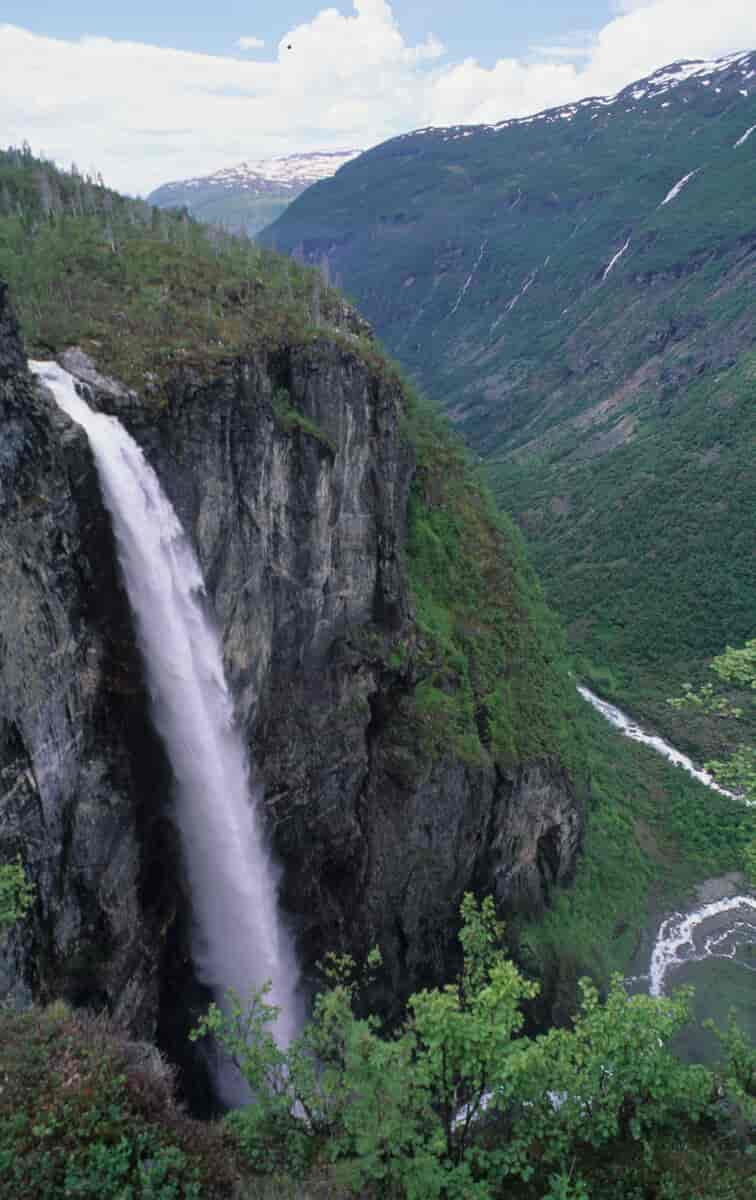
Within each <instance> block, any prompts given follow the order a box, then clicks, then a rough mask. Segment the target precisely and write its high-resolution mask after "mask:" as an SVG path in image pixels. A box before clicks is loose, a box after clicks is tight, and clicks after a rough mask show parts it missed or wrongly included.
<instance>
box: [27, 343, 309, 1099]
mask: <svg viewBox="0 0 756 1200" xmlns="http://www.w3.org/2000/svg"><path fill="white" fill-rule="evenodd" d="M29 366H30V368H31V370H32V371H33V372H34V374H36V375H37V376H38V377H39V378H40V380H42V382H43V383H45V384H46V385H47V387H48V388H49V389H50V390H51V391H52V393H53V395H54V397H55V399H56V401H57V403H58V405H59V406H60V408H62V409H63V411H64V412H65V413H67V414H68V416H69V417H70V418H71V419H72V420H73V421H75V422H76V423H77V424H78V425H81V426H82V428H83V429H84V430H85V432H86V434H87V437H88V439H89V443H90V445H91V447H92V452H93V454H94V458H95V463H96V466H97V470H98V474H99V477H100V483H101V487H102V492H103V496H104V499H105V504H106V506H107V508H108V510H109V512H110V516H111V520H112V525H113V533H114V537H115V542H116V547H117V553H118V560H119V563H120V567H121V570H122V572H123V577H124V581H125V584H126V590H127V592H128V596H129V601H130V603H131V607H132V610H133V613H134V617H135V622H136V629H137V636H138V640H139V646H140V650H141V652H142V655H143V658H144V663H145V669H146V674H147V681H148V685H149V689H150V694H151V699H152V713H153V719H154V722H155V726H156V728H157V730H158V732H159V734H160V736H161V738H162V739H163V742H164V744H165V747H166V751H167V753H168V757H169V760H170V764H171V767H172V770H173V774H174V777H175V818H176V823H177V825H178V828H179V832H180V835H181V841H182V847H183V853H184V858H185V862H186V869H187V874H188V878H189V885H190V888H191V900H192V909H193V918H194V930H193V938H192V957H193V960H194V964H195V968H196V971H197V975H198V978H199V979H200V980H201V981H202V982H203V983H204V984H206V985H207V986H208V987H210V988H211V989H212V991H213V993H214V995H215V996H216V998H217V1000H218V1001H219V1002H220V1001H222V999H223V995H224V993H225V992H226V990H227V989H229V988H234V989H235V990H236V991H237V992H238V993H239V994H240V996H241V997H242V1000H244V999H246V997H247V996H248V994H249V992H250V989H251V988H253V987H255V986H259V985H260V984H262V983H264V982H265V981H266V980H268V979H270V980H272V983H273V989H272V996H271V999H272V1002H273V1003H275V1004H277V1005H278V1006H279V1008H280V1010H281V1013H280V1017H279V1020H278V1023H277V1026H276V1029H275V1034H276V1038H277V1040H278V1041H279V1043H281V1044H286V1043H287V1042H288V1041H289V1039H290V1038H291V1037H292V1036H293V1034H294V1032H295V1026H296V1023H297V1018H296V1002H295V997H296V985H297V971H296V965H295V960H294V955H293V952H292V949H291V946H290V944H289V940H288V938H287V937H286V935H285V933H284V931H283V930H282V928H281V925H280V922H279V918H278V913H277V909H276V883H277V879H276V872H275V870H274V867H273V864H272V862H271V859H270V855H269V853H268V851H267V848H266V845H265V839H264V837H263V834H262V830H261V827H260V824H259V822H258V819H257V815H256V809H255V801H256V800H257V799H258V798H259V795H258V793H259V789H258V788H256V787H254V786H253V784H252V780H251V776H250V768H249V763H248V759H247V755H246V753H245V750H244V746H243V743H242V739H241V736H240V734H239V733H238V731H237V730H236V728H235V725H234V713H233V704H232V701H231V696H230V694H229V691H228V687H227V685H226V681H225V678H224V672H223V661H222V657H221V649H220V642H219V638H218V637H217V635H216V633H215V631H214V630H213V629H212V627H211V624H210V622H209V620H208V618H207V616H206V614H205V611H204V606H203V602H202V598H203V594H204V585H203V580H202V575H201V573H200V569H199V566H198V564H197V560H196V558H195V557H194V554H193V553H192V550H191V548H190V546H189V543H188V540H187V538H186V537H185V535H184V532H183V530H182V528H181V524H180V522H179V520H178V518H177V516H176V514H175V512H174V511H173V508H172V507H171V504H170V503H169V501H168V499H167V498H166V497H165V495H164V494H163V492H162V490H161V487H160V484H159V482H158V479H157V476H156V475H155V472H154V471H153V470H152V468H151V467H150V466H149V464H148V463H147V461H146V460H145V458H144V455H143V454H142V451H141V450H140V448H139V446H138V445H137V444H136V442H135V441H134V440H133V439H132V438H131V437H130V436H129V434H128V433H127V432H126V430H125V429H124V428H123V426H122V425H121V424H120V423H119V421H117V420H116V418H115V417H110V416H106V415H104V414H102V413H96V412H93V411H92V409H90V408H89V406H88V405H87V404H86V403H85V401H84V400H83V399H82V398H81V397H80V396H79V395H78V393H77V391H76V385H75V383H74V380H73V378H72V376H70V375H69V374H68V373H67V372H66V371H64V370H63V368H62V367H59V366H57V364H55V363H44V362H31V363H30V364H29ZM220 1083H221V1087H222V1088H224V1084H225V1090H226V1091H227V1092H230V1091H232V1090H236V1088H235V1085H234V1084H232V1083H231V1081H230V1080H228V1079H226V1080H225V1081H224V1079H223V1077H221V1080H220ZM228 1098H229V1099H233V1098H234V1097H233V1096H229V1097H228Z"/></svg>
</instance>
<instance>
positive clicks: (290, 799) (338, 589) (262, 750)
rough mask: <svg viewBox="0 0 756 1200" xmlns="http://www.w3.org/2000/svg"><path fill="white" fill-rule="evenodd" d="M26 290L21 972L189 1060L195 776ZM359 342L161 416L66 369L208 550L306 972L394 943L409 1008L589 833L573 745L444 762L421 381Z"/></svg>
mask: <svg viewBox="0 0 756 1200" xmlns="http://www.w3.org/2000/svg"><path fill="white" fill-rule="evenodd" d="M1 300H2V304H3V324H2V329H1V330H0V345H1V347H2V349H1V352H0V353H1V355H2V357H0V370H1V371H2V374H0V387H1V388H2V392H0V402H1V403H2V406H3V409H2V426H0V464H2V484H3V491H2V504H3V526H2V528H3V533H2V541H0V556H2V569H1V570H0V609H2V612H3V614H4V618H3V630H2V642H0V647H1V653H0V678H1V679H2V690H1V691H0V722H1V723H0V735H1V740H0V772H1V774H0V778H1V779H2V796H1V798H0V854H2V856H3V857H10V856H11V855H12V854H14V853H15V852H16V850H17V849H20V850H21V852H22V854H23V856H24V858H25V859H26V861H27V862H28V864H29V871H30V874H31V876H32V878H33V880H34V882H35V883H36V885H37V905H36V909H35V912H34V914H33V917H32V919H31V920H30V921H28V922H27V924H26V926H25V927H24V928H23V929H22V930H21V931H20V933H19V934H18V935H17V936H16V937H15V939H14V940H13V941H11V943H10V944H9V948H8V952H7V953H6V964H5V971H6V982H8V980H9V981H10V982H12V984H13V987H14V989H15V994H16V996H17V998H18V999H19V1000H22V999H23V998H24V996H26V995H28V993H29V992H32V993H36V994H39V995H51V994H53V993H55V992H63V993H64V994H66V995H69V996H72V998H73V999H74V1000H81V1001H87V1002H93V1001H94V1002H96V1003H97V1002H99V1003H105V1004H106V1005H107V1006H108V1007H109V1008H111V1009H113V1010H114V1011H115V1012H116V1014H117V1015H119V1016H120V1017H122V1019H123V1021H124V1022H125V1023H126V1024H127V1025H129V1026H130V1027H131V1028H132V1029H133V1030H134V1031H135V1032H138V1033H140V1034H141V1035H144V1034H151V1033H154V1032H155V1029H156V1028H157V1030H158V1036H159V1037H161V1039H162V1041H163V1044H164V1045H168V1046H169V1048H173V1049H174V1050H175V1052H176V1053H178V1046H179V1044H180V1039H181V1037H183V1033H182V1030H181V1029H180V1028H179V1027H180V1026H182V1024H183V1019H182V1018H180V1016H179V1017H176V1014H175V1012H174V1013H171V1012H170V1010H171V1007H173V1009H176V1008H177V1007H180V1004H177V996H178V995H179V994H183V995H184V996H185V995H187V994H188V993H189V991H191V969H190V967H189V965H188V963H187V960H186V937H185V931H186V919H187V918H186V913H187V898H186V896H185V895H183V885H182V877H181V868H180V863H179V861H178V855H177V851H176V842H175V839H174V837H173V834H172V832H171V827H170V824H169V816H170V805H169V793H170V781H169V779H168V777H167V772H166V767H165V763H164V760H163V756H162V752H161V748H160V746H159V745H158V744H156V741H155V739H154V737H153V735H152V733H151V730H150V726H149V722H148V719H147V716H146V702H145V695H144V687H143V681H142V673H141V668H140V663H139V657H138V653H137V651H136V649H135V646H134V641H133V636H132V629H131V622H130V617H129V612H128V606H127V603H126V600H125V596H124V593H123V590H122V588H121V585H120V582H119V579H118V571H117V567H116V564H115V562H114V555H113V548H112V543H111V539H110V533H109V526H108V521H107V516H106V514H105V513H104V511H103V508H102V505H101V502H100V498H99V491H98V487H97V480H96V475H95V472H94V468H93V465H92V462H91V458H90V456H89V453H88V449H87V446H86V443H85V442H84V440H83V438H82V436H81V435H80V434H79V433H78V432H76V431H75V430H74V429H72V427H71V426H70V424H69V423H68V422H67V420H66V419H65V418H64V417H62V416H61V415H60V414H59V413H57V411H56V410H55V409H54V407H53V404H52V401H51V400H50V399H49V398H47V397H46V396H45V395H44V394H43V393H42V392H41V391H38V390H35V389H34V387H33V386H32V384H31V381H30V379H29V377H28V376H27V375H26V372H25V367H24V361H23V357H22V355H21V353H20V349H19V345H18V340H17V335H16V330H15V326H14V324H13V321H12V318H11V317H10V316H9V314H8V312H7V308H6V307H5V295H4V294H3V295H2V297H1ZM352 340H353V341H354V346H352V345H351V344H350V335H349V332H348V331H346V332H345V331H344V330H342V331H341V332H340V333H338V334H337V333H335V332H334V333H333V334H331V333H329V332H323V333H321V335H320V336H319V337H317V338H315V339H311V340H309V341H307V342H305V343H303V344H301V345H291V346H285V347H283V348H281V349H279V350H277V351H275V352H273V351H269V352H265V353H264V352H259V353H256V354H252V355H250V356H248V357H246V358H238V359H235V360H229V362H228V363H227V364H225V366H222V367H219V368H218V369H217V370H215V372H214V374H213V378H212V379H211V380H210V381H209V382H208V380H207V379H206V378H205V379H204V380H203V379H200V378H199V377H198V376H194V375H193V374H192V372H191V371H189V370H187V371H184V372H183V373H177V374H176V375H175V376H174V377H173V378H172V380H171V382H170V383H169V385H168V387H167V389H166V390H165V392H164V393H162V392H161V394H160V396H159V397H153V398H152V400H151V401H149V402H148V401H146V400H144V399H143V398H141V397H140V396H137V395H136V394H135V393H134V392H131V391H129V390H127V389H125V388H123V387H121V386H120V385H119V384H117V383H115V382H113V381H110V380H108V379H106V378H104V377H103V376H99V375H97V374H96V372H95V371H94V370H93V367H92V365H91V363H89V362H88V360H86V359H85V358H84V357H83V356H81V355H80V354H77V353H69V354H68V355H67V356H66V358H65V365H66V367H67V368H68V369H69V370H70V371H71V372H72V373H74V374H76V375H77V376H78V377H79V378H80V379H82V380H83V381H86V383H87V384H88V386H89V388H90V395H91V397H92V399H93V402H94V403H95V404H97V405H99V406H100V407H101V408H103V409H105V410H107V411H110V412H113V413H116V414H117V415H118V416H119V417H120V419H121V420H122V421H123V422H124V423H125V424H126V425H127V426H128V428H129V429H130V431H131V432H132V434H133V435H134V436H135V437H136V438H137V440H138V441H139V442H140V444H141V445H142V446H143V447H144V449H145V452H146V453H147V455H148V457H149V459H150V460H151V462H152V464H153V466H154V467H155V469H156V470H157V473H158V475H159V477H160V479H161V482H162V484H163V486H164V488H165V489H166V491H167V493H168V495H169V497H170V499H171V501H172V502H173V504H174V506H175V508H176V510H177V512H178V514H179V516H180V518H181V520H182V522H183V524H184V527H185V529H186V530H187V533H188V535H189V536H190V538H191V539H192V541H193V543H194V545H195V547H196V550H197V552H198V555H199V559H200V563H201V566H202V569H203V573H204V576H205V579H206V582H207V590H208V596H209V600H210V602H211V604H212V607H213V610H214V613H215V615H216V618H217V621H218V623H219V626H220V629H221V631H222V637H223V645H224V653H225V659H226V667H227V672H228V676H229V680H230V682H231V685H232V688H233V691H234V695H235V698H236V703H237V712H238V719H239V721H240V722H241V723H242V725H243V728H244V729H245V731H246V735H247V738H248V741H249V745H250V749H251V754H252V758H253V761H254V762H255V764H256V769H257V770H258V771H259V772H260V774H261V776H262V779H263V781H264V788H265V812H266V820H267V822H268V826H269V829H270V832H271V836H272V839H273V842H274V845H275V849H276V851H277V853H278V855H279V857H280V859H281V863H282V889H281V896H282V903H283V905H284V908H285V911H286V912H287V913H288V914H289V917H290V919H291V921H292V924H293V927H294V930H295V933H296V937H297V942H298V947H299V952H300V956H301V961H302V964H303V967H304V970H305V974H306V976H307V975H309V974H310V973H311V971H312V968H313V966H314V964H315V962H316V961H317V960H318V959H319V958H320V957H322V955H323V953H324V952H325V951H327V950H329V949H340V950H347V949H348V950H350V951H351V952H353V953H355V954H357V955H360V954H361V953H363V952H364V951H365V950H367V948H369V946H371V945H372V944H374V943H378V944H380V946H381V948H382V951H383V955H384V962H385V972H384V977H383V980H382V982H381V985H380V997H379V998H380V1001H381V1002H382V1004H383V1006H384V1008H385V1009H386V1010H387V1011H389V1012H390V1011H392V1009H394V1007H395V1005H396V1004H397V1002H398V1001H399V1000H400V999H401V997H402V996H404V995H405V994H406V993H407V991H408V990H409V989H410V988H411V987H413V986H415V985H417V984H418V983H420V982H423V981H427V980H431V979H438V978H440V977H441V976H442V974H443V972H444V969H445V968H448V965H449V959H450V953H451V947H452V945H453V939H454V933H455V929H456V913H457V908H458V904H459V900H460V898H461V894H462V892H463V891H464V890H465V889H467V888H471V887H473V888H476V889H480V890H484V889H485V890H493V891H494V892H495V894H496V896H497V899H498V900H499V902H500V904H501V906H502V907H503V908H504V909H505V910H508V911H512V910H519V911H522V910H523V909H526V910H528V911H533V910H537V909H538V908H539V906H541V905H542V904H543V903H544V902H545V900H546V899H547V898H548V894H549V891H550V889H551V887H552V886H553V885H554V884H556V883H560V882H563V881H565V880H566V879H567V878H568V877H569V874H570V872H571V869H572V866H573V862H574V858H575V854H576V851H577V846H578V842H579V835H580V829H581V817H580V806H579V803H578V801H577V799H576V795H575V787H574V785H573V783H572V781H571V779H570V778H569V776H568V773H567V771H566V769H565V767H564V766H563V764H562V763H561V762H560V761H559V758H558V757H557V756H556V755H555V754H551V755H548V754H544V755H540V756H536V757H533V758H530V759H528V760H527V761H514V760H513V761H510V762H508V763H503V762H501V761H495V759H494V757H493V756H490V755H487V754H486V753H484V752H481V754H479V755H478V756H477V758H476V757H475V756H474V755H473V756H470V755H464V754H459V753H457V752H456V750H455V749H454V747H453V746H452V745H451V744H450V745H449V746H448V747H447V748H446V750H444V749H443V748H442V749H441V750H440V751H439V749H438V748H436V749H435V750H433V751H432V750H431V749H429V747H428V745H426V744H425V743H424V742H423V740H422V738H421V737H420V736H419V733H418V731H417V730H416V729H415V728H414V727H413V724H412V721H411V720H410V719H409V718H408V717H407V712H408V709H407V702H408V698H411V697H412V696H413V693H414V692H415V690H416V689H417V687H418V685H419V683H420V681H421V674H422V671H421V666H420V665H419V663H420V658H418V655H417V653H415V650H416V647H417V644H418V642H419V641H421V640H422V639H421V636H420V634H419V632H418V629H417V625H416V620H415V613H414V607H413V605H414V601H413V597H412V593H411V589H410V585H409V575H408V569H407V554H408V547H407V512H408V497H409V494H410V488H411V486H412V484H413V479H414V478H415V470H416V468H415V457H414V451H413V447H412V443H411V440H410V439H408V438H407V436H406V434H405V431H404V426H403V421H404V416H405V413H404V406H405V400H404V396H403V392H402V389H401V387H400V385H399V384H398V382H396V380H395V379H393V377H392V376H391V375H390V374H387V373H382V372H381V371H379V370H377V369H376V368H375V366H374V364H373V365H371V363H370V362H369V361H366V359H365V357H364V355H363V354H362V353H361V352H360V351H359V347H358V341H357V340H356V339H352ZM533 653H534V656H535V653H536V647H535V644H534V647H533ZM517 669H520V668H516V667H515V666H512V668H511V672H510V673H515V674H516V670H517ZM476 719H478V721H479V724H480V727H481V729H482V728H483V726H484V724H485V722H484V719H483V717H482V716H481V715H480V714H478V717H477V718H476ZM481 737H482V740H483V741H485V740H486V739H485V737H484V735H483V734H481ZM179 984H180V985H181V986H180V987H179V986H178V985H179ZM161 987H162V989H163V991H162V995H163V998H164V999H163V1003H162V1005H161Z"/></svg>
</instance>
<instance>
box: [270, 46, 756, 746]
mask: <svg viewBox="0 0 756 1200" xmlns="http://www.w3.org/2000/svg"><path fill="white" fill-rule="evenodd" d="M263 240H264V241H266V242H267V243H268V244H269V245H272V246H276V247H277V248H278V249H281V250H285V251H287V252H289V253H291V254H293V255H295V256H297V257H299V258H302V259H304V260H306V261H310V262H319V263H321V264H325V263H327V265H328V268H329V274H330V278H331V279H332V280H334V281H335V282H337V283H339V284H340V285H343V286H344V287H345V288H346V289H347V291H348V292H349V294H350V295H351V296H353V297H354V298H355V300H356V302H357V303H358V304H359V305H360V307H361V309H362V311H363V312H364V313H365V315H366V316H367V317H368V319H370V320H371V321H372V322H373V324H374V325H375V327H376V330H377V332H378V334H379V335H380V336H381V338H382V339H383V340H384V342H385V343H386V345H387V346H388V348H389V350H390V351H391V352H393V354H394V355H395V356H396V357H397V358H398V359H399V360H400V361H401V363H402V364H403V365H404V367H405V368H406V369H407V370H408V371H409V372H410V373H411V374H412V375H413V376H414V377H415V379H416V380H417V381H418V382H419V383H420V384H421V385H422V386H423V387H424V388H426V389H427V390H428V391H429V392H430V393H431V394H432V395H434V396H438V397H439V398H441V399H442V401H443V402H444V403H445V405H446V406H447V408H448V411H449V412H450V414H451V415H452V417H453V418H454V420H455V421H456V422H457V423H458V426H459V428H460V430H461V431H462V432H463V433H464V435H465V437H466V438H467V440H468V441H469V443H470V444H471V445H472V446H473V447H474V448H475V449H476V451H477V452H478V453H479V454H480V455H481V456H482V457H483V459H484V460H485V462H486V463H487V467H488V470H489V473H490V478H491V480H492V482H493V484H494V487H495V489H496V491H497V494H498V496H499V498H500V499H501V501H502V503H503V505H504V506H505V507H506V508H508V509H509V510H510V511H512V512H513V513H514V514H515V515H516V517H517V519H518V520H519V522H520V523H521V525H522V526H523V528H524V529H525V530H526V532H527V534H528V537H529V540H530V543H531V546H532V548H533V551H534V556H535V559H536V563H537V565H538V567H539V570H540V573H541V576H542V578H543V579H544V581H545V584H546V587H547V592H548V596H549V599H550V600H551V601H552V603H553V604H554V605H555V606H556V607H557V608H558V609H560V610H561V613H562V615H563V617H564V619H565V620H566V622H567V624H568V627H569V630H570V635H571V639H572V645H573V648H574V650H575V651H576V652H577V654H578V655H579V663H580V669H581V670H582V671H583V673H584V674H585V675H587V676H588V677H591V676H592V677H593V678H594V681H595V682H596V683H599V684H601V685H602V687H603V689H604V691H608V692H610V693H612V694H613V695H615V696H616V697H617V698H619V699H620V700H621V701H623V702H624V703H625V704H629V705H631V706H633V707H634V708H635V709H636V710H639V711H641V712H645V713H646V714H648V715H650V716H652V717H653V718H654V719H655V720H658V722H659V723H660V724H662V725H663V726H665V727H666V728H667V729H668V730H669V731H670V732H673V733H674V734H675V736H680V737H682V738H683V739H685V738H686V737H687V738H688V744H689V745H690V736H689V734H690V722H689V721H686V722H685V726H684V728H681V725H680V722H681V718H680V717H679V715H675V714H674V713H673V712H672V711H671V710H670V709H669V708H668V707H667V706H666V705H665V704H664V703H663V699H664V696H665V695H667V696H668V695H670V694H673V692H674V689H675V688H676V687H678V686H679V684H680V682H681V681H684V680H687V679H690V678H695V677H696V676H697V674H699V673H700V671H701V670H702V663H703V661H704V659H706V658H707V657H708V656H710V655H712V654H714V653H716V652H717V651H718V650H720V649H721V648H722V647H723V646H724V644H725V643H726V642H728V641H729V642H731V643H733V644H734V643H736V642H737V641H739V640H742V639H743V638H745V637H747V636H753V631H754V626H755V625H756V606H755V604H754V596H756V557H755V556H754V553H753V531H754V529H755V528H756V499H754V497H756V440H755V439H756V403H755V401H756V300H755V297H756V53H753V52H745V53H742V54H737V55H731V56H729V57H728V58H724V59H720V60H717V61H712V62H677V63H674V64H672V65H671V66H668V67H665V68H663V69H662V70H659V71H656V72H654V74H652V75H650V76H649V77H648V78H646V79H642V80H640V81H639V82H637V83H635V84H632V85H631V86H630V87H627V88H624V89H623V90H622V91H621V92H619V93H618V94H617V95H616V96H613V97H608V98H592V99H586V100H581V101H579V102H577V103H575V104H570V105H566V106H563V107H561V108H554V109H549V110H548V111H545V112H542V113H538V114H536V115H534V116H532V117H527V118H524V119H521V120H510V121H503V122H501V123H500V124H496V125H486V126H467V127H463V126H457V127H452V128H446V129H436V128H431V129H421V130H418V131H416V132H414V133H409V134H406V135H404V136H402V137H398V138H394V139H393V140H392V141H389V142H386V143H384V144H383V145H381V146H377V147H376V148H374V149H372V150H369V151H368V152H366V153H365V154H364V155H362V156H361V157H360V158H359V159H357V160H356V161H355V162H352V163H349V164H347V166H345V167H344V169H343V170H342V171H340V172H339V174H338V175H337V176H336V177H335V178H334V179H331V180H328V181H326V182H324V183H322V184H320V185H319V186H318V187H317V188H315V189H313V190H311V191H309V192H306V193H305V194H304V195H302V196H300V197H299V199H297V200H296V201H295V202H294V203H293V204H292V205H291V207H290V208H289V209H287V211H286V212H285V213H284V214H283V215H282V216H281V217H280V218H279V219H278V220H277V221H276V222H275V224H274V225H272V226H271V228H270V229H268V230H266V231H265V233H264V235H263ZM670 722H677V723H678V724H677V727H676V728H674V727H673V728H670ZM694 748H695V747H694Z"/></svg>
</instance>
